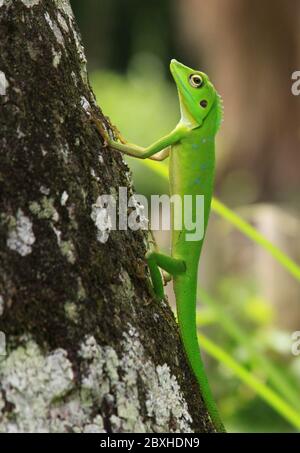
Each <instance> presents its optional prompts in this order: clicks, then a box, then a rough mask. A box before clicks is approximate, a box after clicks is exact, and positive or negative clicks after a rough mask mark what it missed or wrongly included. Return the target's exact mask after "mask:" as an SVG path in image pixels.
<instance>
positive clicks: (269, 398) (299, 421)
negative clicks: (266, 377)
mask: <svg viewBox="0 0 300 453" xmlns="http://www.w3.org/2000/svg"><path fill="white" fill-rule="evenodd" d="M198 340H199V343H200V347H201V348H202V349H203V350H205V351H206V353H207V354H209V355H210V356H211V357H213V358H215V359H216V360H217V361H218V362H219V363H223V364H224V365H225V366H226V367H227V368H229V369H230V370H231V371H232V372H233V373H234V374H235V375H236V376H237V377H238V378H239V379H240V380H241V381H243V382H244V383H245V384H247V385H248V386H249V387H250V388H251V389H253V390H254V391H255V392H256V393H257V394H258V395H259V396H260V397H261V398H262V399H263V400H265V401H266V402H267V403H268V404H269V405H270V406H271V407H273V408H274V409H275V411H276V412H278V413H279V414H281V416H282V417H284V418H285V419H286V420H287V421H288V422H289V423H290V424H291V425H292V426H294V427H295V428H297V429H300V415H299V414H298V413H297V412H296V411H295V410H294V409H293V408H292V407H291V406H290V405H289V404H287V403H286V402H285V401H284V400H283V399H282V398H281V397H279V396H278V395H277V394H276V393H275V392H273V390H271V389H270V388H269V387H267V386H266V385H265V384H264V383H263V382H261V381H260V380H259V379H257V378H256V377H255V376H254V375H252V374H251V373H250V372H249V371H247V370H246V369H245V368H243V367H242V366H241V365H240V364H239V363H237V362H236V361H235V360H234V359H233V358H232V357H231V356H230V355H229V354H227V352H225V351H224V350H222V349H221V348H220V347H219V346H217V345H216V344H215V343H213V342H212V341H211V340H209V339H208V338H207V337H206V336H205V335H203V334H200V333H199V334H198Z"/></svg>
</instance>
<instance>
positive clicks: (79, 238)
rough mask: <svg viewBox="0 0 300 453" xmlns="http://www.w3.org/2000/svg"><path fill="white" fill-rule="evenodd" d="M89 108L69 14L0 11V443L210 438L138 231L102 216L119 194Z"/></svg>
mask: <svg viewBox="0 0 300 453" xmlns="http://www.w3.org/2000/svg"><path fill="white" fill-rule="evenodd" d="M99 23H100V26H101V18H99ZM99 101H100V103H101V99H100V100H99ZM89 104H90V106H91V108H92V110H93V111H94V112H97V111H98V115H100V117H101V112H99V110H98V109H97V107H96V104H95V100H94V97H93V93H92V92H91V89H90V87H89V84H88V78H87V72H86V61H85V55H84V50H83V48H82V45H81V40H80V37H79V34H78V30H77V28H76V24H75V22H74V18H73V15H72V11H71V8H70V5H69V2H68V1H66V0H44V1H42V0H13V1H12V0H0V331H1V332H2V336H1V338H2V342H3V338H4V335H5V338H6V355H4V350H2V357H0V431H1V432H24V431H25V432H163V431H164V432H175V431H177V432H190V431H214V427H213V426H212V424H211V421H210V420H209V417H208V415H207V412H206V410H205V409H204V407H203V403H202V399H201V396H200V395H199V391H198V386H197V383H196V382H195V379H194V378H193V376H192V374H191V372H190V370H189V368H188V365H187V363H186V359H185V356H184V352H183V349H182V345H181V342H180V339H179V335H178V329H177V326H176V323H175V320H174V317H173V315H172V313H171V310H170V308H169V307H168V305H167V304H164V303H163V304H160V303H158V302H156V301H155V300H154V299H153V297H152V296H151V291H150V285H149V280H148V272H147V268H146V265H145V260H144V255H145V251H146V243H147V241H146V235H145V232H143V231H131V230H127V231H110V224H109V219H108V218H107V216H106V217H103V213H105V210H103V206H101V203H100V202H99V198H98V197H99V196H100V195H102V194H116V193H118V188H119V187H120V186H123V187H127V188H128V190H129V192H130V194H131V193H132V189H131V185H130V184H131V181H130V175H129V172H128V168H127V166H126V164H125V163H124V162H123V160H122V157H121V156H120V155H119V154H117V153H115V152H112V151H109V150H107V149H105V148H102V145H101V140H100V137H99V135H98V133H97V131H96V130H95V127H94V126H93V124H92V123H91V122H90V120H89V117H88V115H87V111H86V110H87V106H88V105H89ZM102 119H103V117H102ZM103 121H105V120H104V119H103ZM101 208H102V209H101ZM104 227H106V230H105V231H104V230H103V228H104ZM2 349H4V348H3V344H2Z"/></svg>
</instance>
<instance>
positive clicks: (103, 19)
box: [71, 0, 300, 432]
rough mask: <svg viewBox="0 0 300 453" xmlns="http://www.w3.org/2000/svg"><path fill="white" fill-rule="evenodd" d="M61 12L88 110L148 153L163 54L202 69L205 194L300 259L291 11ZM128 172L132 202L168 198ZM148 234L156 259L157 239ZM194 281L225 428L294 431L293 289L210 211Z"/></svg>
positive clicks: (140, 6) (276, 267)
mask: <svg viewBox="0 0 300 453" xmlns="http://www.w3.org/2000/svg"><path fill="white" fill-rule="evenodd" d="M71 3H72V7H73V10H74V13H75V16H76V18H77V22H78V25H79V27H80V30H81V33H82V37H83V42H84V45H85V50H86V53H87V57H88V65H89V73H90V80H91V83H92V86H93V89H94V92H95V94H96V96H97V100H98V103H99V105H100V106H101V108H102V109H103V111H104V113H105V115H108V116H109V117H110V119H111V121H112V123H113V124H115V125H116V126H117V127H118V129H119V130H120V131H121V133H122V135H123V136H125V137H126V138H127V139H128V140H129V141H132V142H134V143H138V144H140V145H147V144H150V143H151V142H152V141H153V140H155V139H157V138H159V137H160V136H161V135H162V134H164V133H166V132H168V131H170V130H171V129H172V128H173V127H174V125H175V124H176V122H177V121H178V118H179V108H178V102H177V96H176V90H175V87H174V84H173V83H172V80H171V77H170V75H169V70H168V65H169V61H170V59H171V58H173V57H174V58H177V59H178V60H180V61H182V62H183V63H185V64H187V65H189V66H191V67H195V68H197V69H201V70H203V71H205V72H207V73H208V74H209V76H210V78H211V79H212V81H213V82H214V84H215V85H216V87H217V89H218V91H219V92H220V93H221V95H222V97H223V100H224V106H225V122H224V124H223V126H222V130H221V132H220V134H219V136H218V141H217V179H216V187H215V195H216V196H217V197H218V198H219V199H220V200H222V201H223V202H224V203H226V204H227V205H228V206H230V207H231V208H232V209H233V210H234V211H235V212H237V213H239V214H240V215H241V216H242V217H243V218H244V219H245V220H247V221H248V222H249V223H250V224H252V225H253V226H255V228H256V229H257V230H259V231H260V232H262V233H263V234H264V235H265V237H266V238H268V239H269V240H270V241H272V242H273V243H275V244H276V245H277V246H278V247H280V248H281V249H282V250H283V251H284V252H285V253H287V255H289V256H290V257H291V258H292V259H293V260H294V261H295V262H300V241H299V237H300V236H299V231H300V229H299V225H300V221H299V219H300V205H299V189H300V178H299V170H300V152H299V140H300V130H299V124H300V108H299V107H300V99H298V98H297V97H295V96H293V95H292V93H291V85H292V81H291V74H292V72H293V71H295V70H297V69H299V67H297V64H298V62H299V54H300V52H299V51H300V35H299V33H298V27H299V19H300V2H296V1H295V2H294V1H291V2H286V1H285V0H264V1H263V2H261V1H260V0H251V1H250V0H244V1H240V0H226V1H224V0H210V2H207V1H204V0H164V1H161V0H152V1H151V2H150V1H148V2H147V1H144V2H141V1H138V0H128V1H125V0H85V1H82V0H73V1H71ZM128 163H129V165H130V167H131V168H132V170H133V176H134V182H135V189H136V191H137V192H138V193H142V194H146V195H147V196H149V195H151V194H153V193H155V194H157V193H166V192H167V190H168V185H167V181H166V179H164V178H162V177H161V176H160V175H159V173H157V172H156V171H154V170H151V169H150V168H148V167H147V166H145V165H144V164H143V163H140V162H134V161H132V160H130V159H128ZM156 236H157V240H158V242H159V244H160V246H161V247H162V248H164V249H166V250H168V247H169V237H168V235H166V234H157V235H156ZM199 282H200V285H201V289H200V294H199V313H198V323H199V326H200V331H201V332H204V333H205V335H206V337H205V338H206V339H207V338H209V339H210V340H213V341H214V343H215V344H216V345H217V347H218V348H219V349H218V350H217V351H213V350H212V348H211V347H210V346H209V344H206V343H205V338H204V339H203V341H204V345H205V344H206V347H205V348H204V349H206V355H205V360H206V364H207V368H208V375H209V377H210V380H211V384H212V387H213V392H214V395H215V396H216V399H217V402H218V405H219V408H220V412H221V415H222V417H223V419H224V422H225V425H226V427H227V429H228V431H233V432H255V431H257V432H276V431H278V432H282V431H286V432H292V431H296V430H297V428H296V427H297V426H298V429H299V420H300V385H299V381H300V355H298V356H297V355H293V354H292V337H291V336H292V333H293V332H294V331H298V330H300V289H299V288H300V282H299V281H297V279H294V278H293V277H292V276H291V275H289V273H288V272H286V270H285V269H284V268H283V267H282V266H280V264H278V263H277V262H276V261H275V260H274V259H273V258H272V257H271V256H269V254H268V253H267V252H266V251H265V250H264V249H263V248H262V247H260V246H259V245H258V244H257V243H255V242H253V241H251V240H249V238H246V237H245V236H244V235H242V234H241V233H240V232H239V231H237V230H236V229H234V228H233V227H232V225H231V224H230V223H229V222H227V221H226V220H225V219H224V218H223V217H222V216H217V215H216V214H213V215H212V216H211V219H210V222H209V228H208V233H207V238H206V241H205V247H204V250H203V256H202V259H201V265H200V273H199ZM168 294H169V298H170V301H171V303H173V302H174V301H173V296H172V291H170V288H168ZM231 360H233V361H234V364H233V365H232V363H231V364H230V361H231ZM235 366H238V367H240V368H238V369H236V368H235ZM270 392H271V393H270Z"/></svg>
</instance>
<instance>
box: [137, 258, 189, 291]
mask: <svg viewBox="0 0 300 453" xmlns="http://www.w3.org/2000/svg"><path fill="white" fill-rule="evenodd" d="M146 259H147V263H148V267H149V270H150V276H151V281H152V285H153V289H154V292H155V294H156V296H157V297H158V298H159V299H160V300H162V299H163V298H164V284H163V279H162V275H161V272H160V270H159V268H161V269H163V270H164V271H166V272H167V273H168V274H170V275H172V276H174V275H179V274H182V273H184V272H185V270H186V265H185V262H184V261H183V260H179V259H177V258H173V257H172V256H169V255H165V254H164V253H160V252H148V253H147V255H146Z"/></svg>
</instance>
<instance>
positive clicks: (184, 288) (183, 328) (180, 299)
mask: <svg viewBox="0 0 300 453" xmlns="http://www.w3.org/2000/svg"><path fill="white" fill-rule="evenodd" d="M194 277H195V278H193V277H188V276H187V275H186V274H183V275H179V276H176V277H175V278H174V290H175V295H176V305H177V316H178V323H179V328H180V333H181V338H182V342H183V345H184V349H185V351H186V354H187V358H188V361H189V363H190V366H191V368H192V370H193V372H194V374H195V376H196V378H197V381H198V384H199V387H200V392H201V395H202V397H203V399H204V403H205V405H206V408H207V410H208V413H209V415H210V417H211V419H212V422H213V424H214V426H215V427H216V429H217V430H218V431H219V432H225V428H224V425H223V423H222V421H221V418H220V415H219V412H218V409H217V406H216V403H215V401H214V398H213V395H212V392H211V389H210V386H209V383H208V380H207V377H206V373H205V369H204V365H203V361H202V358H201V353H200V349H199V343H198V339H197V326H196V291H197V276H194Z"/></svg>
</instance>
